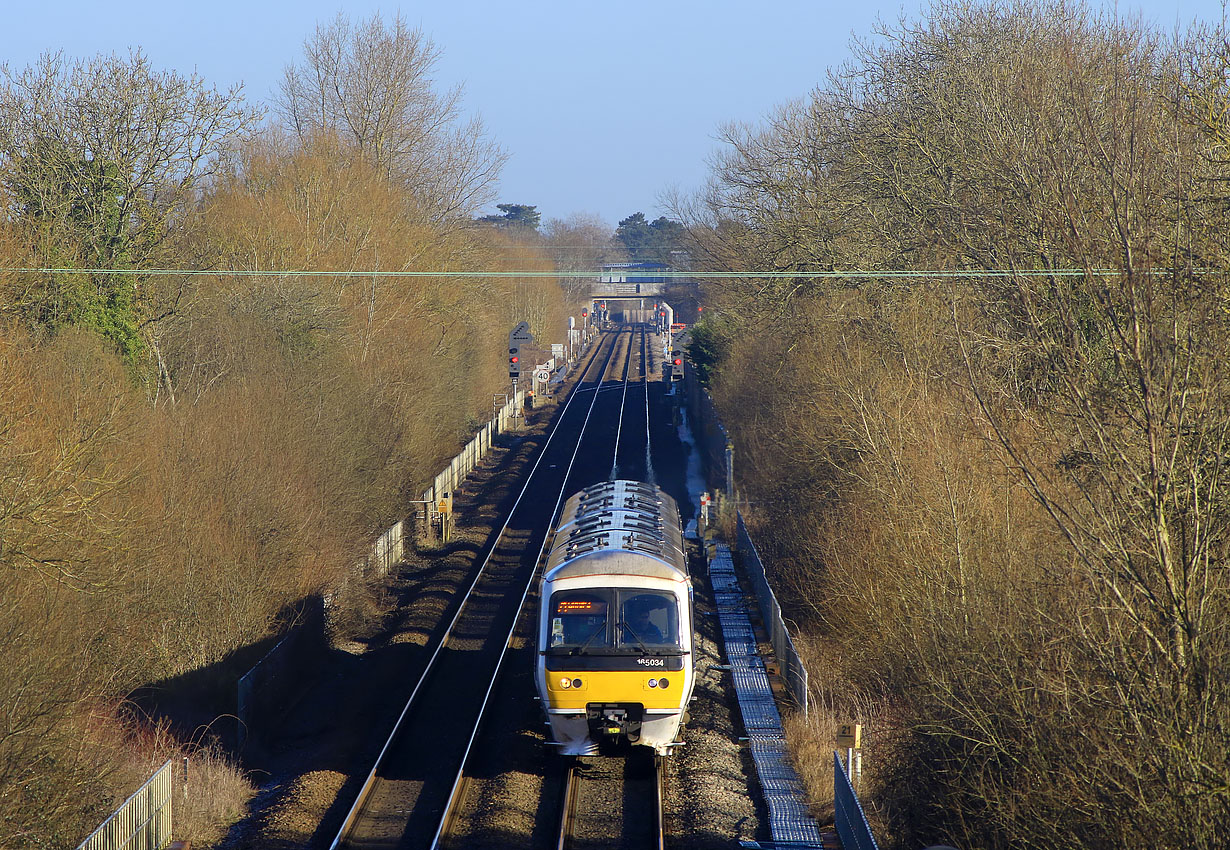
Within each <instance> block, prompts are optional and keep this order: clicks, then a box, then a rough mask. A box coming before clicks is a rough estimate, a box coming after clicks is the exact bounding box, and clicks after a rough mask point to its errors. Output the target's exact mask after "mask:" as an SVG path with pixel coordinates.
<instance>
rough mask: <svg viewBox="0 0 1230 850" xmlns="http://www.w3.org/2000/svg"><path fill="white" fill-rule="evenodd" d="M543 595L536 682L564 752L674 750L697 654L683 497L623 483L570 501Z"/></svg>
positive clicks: (596, 488) (587, 490)
mask: <svg viewBox="0 0 1230 850" xmlns="http://www.w3.org/2000/svg"><path fill="white" fill-rule="evenodd" d="M540 591H541V593H540V597H539V600H540V601H539V611H538V632H537V648H538V652H537V667H536V671H535V673H536V675H535V680H536V684H537V688H538V696H539V698H540V699H541V700H542V705H543V708H544V710H545V711H546V715H547V720H548V722H549V725H550V735H551V743H552V744H553V745H555V746H557V747H559V748H560V751H561V752H562V753H564V754H565V755H592V754H595V753H599V752H603V751H609V750H610V749H612V748H618V747H620V746H624V745H629V744H630V745H635V746H644V747H652V748H653V749H654V751H655V752H656V753H657V754H658V755H665V754H667V753H668V752H669V751H670V749H671V748H672V747H674V746H677V745H678V744H679V743H680V734H681V729H682V725H683V721H684V717H685V711H686V709H687V706H688V701H689V700H690V699H691V697H692V685H693V680H694V675H695V671H694V658H695V656H694V653H693V643H694V639H693V635H694V622H693V609H692V581H691V579H690V578H689V576H688V570H687V556H686V554H685V552H684V547H683V534H682V531H681V529H680V523H679V508H678V506H677V505H676V504H675V501H674V499H672V498H671V497H670V496H668V495H666V494H665V493H663V492H662V491H661V490H660V489H658V488H657V487H655V486H654V485H652V484H645V483H642V482H639V481H624V480H619V481H606V482H603V483H601V484H596V485H594V486H592V487H587V488H585V489H584V490H582V491H580V492H579V493H576V494H575V495H573V496H572V497H571V498H569V499H568V501H567V502H565V504H564V508H563V511H562V512H561V514H560V519H559V523H558V525H557V526H556V529H555V536H554V540H553V542H552V545H551V552H550V555H549V556H548V559H547V564H546V567H545V569H544V572H543V576H542V579H541V586H540Z"/></svg>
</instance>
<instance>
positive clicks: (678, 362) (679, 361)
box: [675, 357, 683, 366]
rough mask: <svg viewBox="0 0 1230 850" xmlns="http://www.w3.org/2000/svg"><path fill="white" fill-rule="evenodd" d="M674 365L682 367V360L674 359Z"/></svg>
mask: <svg viewBox="0 0 1230 850" xmlns="http://www.w3.org/2000/svg"><path fill="white" fill-rule="evenodd" d="M675 365H676V366H682V365H683V358H682V357H676V358H675Z"/></svg>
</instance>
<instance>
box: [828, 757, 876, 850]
mask: <svg viewBox="0 0 1230 850" xmlns="http://www.w3.org/2000/svg"><path fill="white" fill-rule="evenodd" d="M833 809H834V813H833V817H834V826H835V827H836V829H837V837H838V838H840V839H841V847H842V850H880V846H879V845H878V844H876V839H875V836H874V835H872V834H871V826H870V825H869V824H868V823H867V815H866V814H865V813H864V812H863V804H862V803H860V802H859V801H858V795H857V794H855V793H854V786H853V785H851V784H850V775H849V774H848V773H846V766H845V765H844V764H842V763H841V756H840V755H839V754H838V753H837V752H836V751H834V753H833Z"/></svg>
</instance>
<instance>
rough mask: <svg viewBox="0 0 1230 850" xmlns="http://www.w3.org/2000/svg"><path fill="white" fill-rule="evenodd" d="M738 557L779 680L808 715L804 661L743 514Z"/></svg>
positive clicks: (740, 515) (804, 713)
mask: <svg viewBox="0 0 1230 850" xmlns="http://www.w3.org/2000/svg"><path fill="white" fill-rule="evenodd" d="M739 554H740V555H742V557H743V567H744V569H745V570H746V572H747V575H748V578H749V579H750V580H751V582H752V587H753V588H755V590H756V600H757V602H758V603H759V605H760V617H761V620H762V621H763V622H764V627H765V629H766V630H767V631H768V632H769V641H770V642H771V643H772V644H773V654H774V655H776V656H777V660H778V661H779V662H780V663H781V665H782V678H783V679H784V680H785V682H786V690H787V691H789V693H790V698H791V699H793V700H794V702H795V705H796V706H797V707H798V709H799V711H801V712H802V713H803V716H804V717H806V716H807V668H806V667H805V666H804V665H803V659H802V658H800V657H799V653H798V651H797V650H796V649H795V648H794V640H793V639H791V637H790V631H789V630H788V629H787V628H786V621H785V620H784V619H782V606H781V605H779V604H778V602H777V596H776V595H775V594H774V593H773V588H772V587H770V586H769V579H768V577H767V576H766V575H765V571H764V563H763V562H761V560H760V554H759V553H758V552H757V551H756V547H755V545H753V543H752V538H751V537H749V536H748V533H747V526H746V525H744V524H743V513H742V512H740V513H739Z"/></svg>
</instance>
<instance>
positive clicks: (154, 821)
mask: <svg viewBox="0 0 1230 850" xmlns="http://www.w3.org/2000/svg"><path fill="white" fill-rule="evenodd" d="M172 761H174V759H167V762H166V764H164V765H163V766H162V767H160V768H158V770H156V771H155V772H154V775H153V776H151V777H150V778H149V779H148V780H147V781H146V783H145V784H144V785H142V786H141V787H140V788H139V789H137V792H136V793H135V794H133V795H132V796H131V797H129V798H128V799H127V800H126V801H125V802H124V805H122V806H120V807H119V808H118V809H116V810H115V814H113V815H111V817H109V818H107V819H106V820H105V821H103V825H102V826H100V827H99V828H98V829H96V830H94V833H93V834H92V835H90V837H89V838H87V839H86V840H85V841H83V842H81V844H80V845H79V846H78V847H77V850H161V848H163V847H165V846H166V845H168V844H170V843H171V808H172V806H171V801H172V799H173V797H174V793H173V792H174V787H173V784H174V783H173V781H172V780H173V778H174V768H173V767H172V766H171V763H172Z"/></svg>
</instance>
